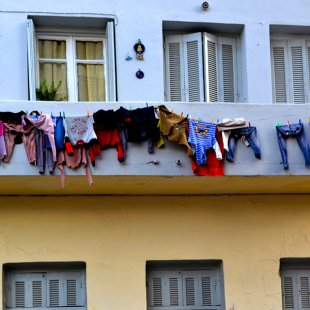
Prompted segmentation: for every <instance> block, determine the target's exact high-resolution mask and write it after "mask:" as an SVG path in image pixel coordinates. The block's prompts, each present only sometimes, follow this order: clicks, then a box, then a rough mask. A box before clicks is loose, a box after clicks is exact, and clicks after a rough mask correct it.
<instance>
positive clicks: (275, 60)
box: [271, 41, 289, 103]
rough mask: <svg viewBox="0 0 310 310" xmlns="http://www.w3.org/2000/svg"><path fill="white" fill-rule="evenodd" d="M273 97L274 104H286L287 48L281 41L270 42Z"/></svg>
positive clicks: (287, 87) (287, 84)
mask: <svg viewBox="0 0 310 310" xmlns="http://www.w3.org/2000/svg"><path fill="white" fill-rule="evenodd" d="M271 52H272V77H273V79H272V80H273V97H274V102H276V103H285V102H288V101H289V100H288V94H287V90H288V89H289V83H288V72H287V71H288V67H287V61H288V60H287V47H286V44H285V43H284V42H282V41H273V42H271Z"/></svg>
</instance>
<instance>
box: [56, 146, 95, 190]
mask: <svg viewBox="0 0 310 310" xmlns="http://www.w3.org/2000/svg"><path fill="white" fill-rule="evenodd" d="M73 151H74V154H73V155H72V156H69V155H68V154H67V152H65V151H60V152H59V154H58V159H57V167H58V168H59V170H60V180H61V187H62V188H64V186H65V169H64V166H67V167H68V168H70V169H77V168H79V167H80V166H81V165H83V167H84V169H85V173H86V176H87V181H88V185H92V184H93V179H92V175H91V172H90V168H89V164H88V161H87V154H86V148H85V146H82V147H74V148H73Z"/></svg>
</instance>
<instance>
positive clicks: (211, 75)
mask: <svg viewBox="0 0 310 310" xmlns="http://www.w3.org/2000/svg"><path fill="white" fill-rule="evenodd" d="M207 53H208V59H207V67H208V76H207V85H208V87H207V88H208V101H210V102H216V101H218V89H217V60H216V44H215V43H214V42H211V41H207Z"/></svg>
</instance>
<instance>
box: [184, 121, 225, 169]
mask: <svg viewBox="0 0 310 310" xmlns="http://www.w3.org/2000/svg"><path fill="white" fill-rule="evenodd" d="M188 128H189V137H188V142H189V144H190V145H191V146H192V148H193V151H194V155H195V157H196V161H197V164H198V165H204V164H205V162H206V159H207V155H206V153H207V150H209V149H212V148H213V149H214V151H215V153H216V158H218V159H222V153H221V150H220V147H219V145H218V143H217V141H216V138H215V131H216V125H215V124H212V123H208V122H202V121H199V122H198V121H196V120H192V119H189V120H188Z"/></svg>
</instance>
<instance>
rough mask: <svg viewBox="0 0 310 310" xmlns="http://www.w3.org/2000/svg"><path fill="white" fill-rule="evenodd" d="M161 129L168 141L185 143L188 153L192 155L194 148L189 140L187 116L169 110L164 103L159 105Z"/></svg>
mask: <svg viewBox="0 0 310 310" xmlns="http://www.w3.org/2000/svg"><path fill="white" fill-rule="evenodd" d="M158 111H159V121H160V127H159V128H160V131H161V132H162V133H163V135H164V136H165V137H166V138H167V139H168V141H171V142H176V143H178V144H181V145H184V146H185V148H186V151H187V154H188V155H192V149H191V147H190V145H189V144H188V141H187V134H186V127H187V117H183V116H181V115H178V114H176V113H173V112H171V111H169V110H168V109H167V108H166V107H165V106H164V105H160V106H158Z"/></svg>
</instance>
